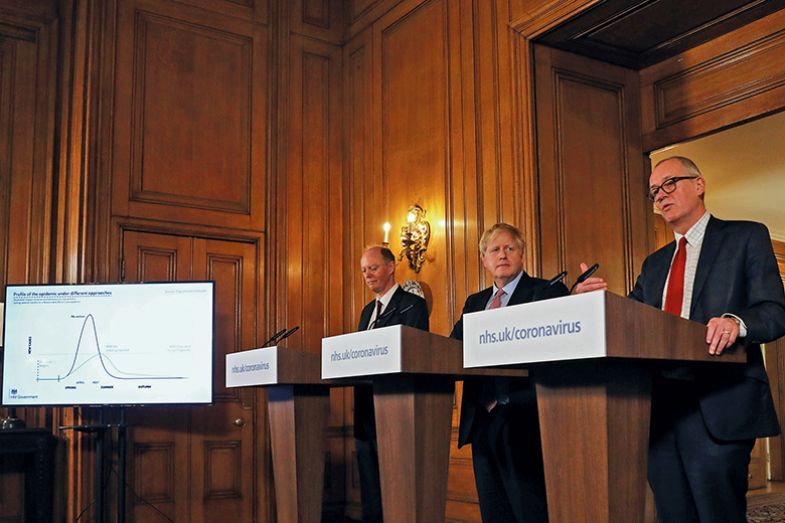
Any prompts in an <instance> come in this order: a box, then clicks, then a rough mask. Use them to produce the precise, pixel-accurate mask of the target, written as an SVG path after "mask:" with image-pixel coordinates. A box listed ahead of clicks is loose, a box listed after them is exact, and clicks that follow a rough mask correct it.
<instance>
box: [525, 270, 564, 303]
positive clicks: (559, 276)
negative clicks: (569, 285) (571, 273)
mask: <svg viewBox="0 0 785 523" xmlns="http://www.w3.org/2000/svg"><path fill="white" fill-rule="evenodd" d="M565 276H567V271H561V272H560V273H559V274H557V275H556V276H554V277H553V278H551V279H550V280H548V281H546V282H545V284H543V285H540V287H538V288H537V290H535V291H534V295H533V296H532V301H537V299H538V298H539V296H540V293H541V292H544V291H545V290H547V289H549V288H550V287H553V286H554V285H556V284H557V283H559V282H560V281H562V280H563V279H564V277H565Z"/></svg>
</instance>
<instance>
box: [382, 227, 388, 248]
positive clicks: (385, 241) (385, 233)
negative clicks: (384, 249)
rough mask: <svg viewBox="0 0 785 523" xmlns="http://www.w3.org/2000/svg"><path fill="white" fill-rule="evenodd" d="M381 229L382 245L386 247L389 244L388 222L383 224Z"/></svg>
mask: <svg viewBox="0 0 785 523" xmlns="http://www.w3.org/2000/svg"><path fill="white" fill-rule="evenodd" d="M382 229H384V244H385V245H387V244H388V243H390V222H384V225H383V226H382Z"/></svg>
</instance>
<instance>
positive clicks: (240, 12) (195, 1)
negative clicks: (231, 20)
mask: <svg viewBox="0 0 785 523" xmlns="http://www.w3.org/2000/svg"><path fill="white" fill-rule="evenodd" d="M177 1H178V2H181V3H183V4H188V5H192V6H194V7H199V8H201V9H205V10H207V11H212V12H214V13H219V14H221V15H229V16H233V17H236V18H241V19H243V20H249V21H255V22H259V23H263V24H267V23H268V22H269V11H270V6H269V3H270V0H177Z"/></svg>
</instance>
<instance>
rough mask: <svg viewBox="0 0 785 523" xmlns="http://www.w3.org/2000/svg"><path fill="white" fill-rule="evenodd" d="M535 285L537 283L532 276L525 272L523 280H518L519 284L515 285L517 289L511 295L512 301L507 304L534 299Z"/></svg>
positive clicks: (522, 276) (517, 303)
mask: <svg viewBox="0 0 785 523" xmlns="http://www.w3.org/2000/svg"><path fill="white" fill-rule="evenodd" d="M535 287H536V285H535V284H534V281H533V280H532V278H531V276H529V275H528V274H526V273H525V272H524V273H523V274H522V275H521V281H519V282H518V285H516V286H515V290H514V291H512V296H510V301H508V302H507V306H510V305H519V304H521V303H528V302H530V301H532V298H533V297H534V289H535Z"/></svg>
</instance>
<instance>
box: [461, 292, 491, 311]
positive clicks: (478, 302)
mask: <svg viewBox="0 0 785 523" xmlns="http://www.w3.org/2000/svg"><path fill="white" fill-rule="evenodd" d="M492 293H493V287H488V288H487V289H483V290H481V291H480V292H478V293H477V294H476V299H475V300H474V302H473V303H472V304H471V308H470V310H468V311H467V312H478V311H483V310H485V306H486V305H488V302H489V301H490V299H491V294H492Z"/></svg>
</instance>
